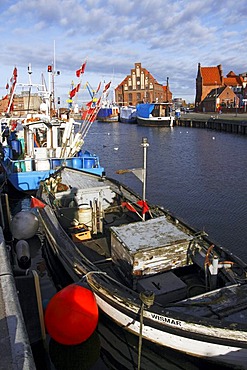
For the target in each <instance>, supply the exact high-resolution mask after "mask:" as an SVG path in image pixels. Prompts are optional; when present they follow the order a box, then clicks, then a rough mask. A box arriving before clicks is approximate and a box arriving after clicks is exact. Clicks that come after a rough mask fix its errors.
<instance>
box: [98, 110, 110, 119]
mask: <svg viewBox="0 0 247 370" xmlns="http://www.w3.org/2000/svg"><path fill="white" fill-rule="evenodd" d="M111 114H112V109H111V108H101V109H100V110H99V113H98V117H101V118H105V117H108V116H110V115H111Z"/></svg>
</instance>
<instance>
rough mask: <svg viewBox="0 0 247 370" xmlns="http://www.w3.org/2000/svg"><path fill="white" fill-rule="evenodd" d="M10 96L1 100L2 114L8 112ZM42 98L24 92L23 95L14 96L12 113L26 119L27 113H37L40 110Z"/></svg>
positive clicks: (0, 112) (0, 108)
mask: <svg viewBox="0 0 247 370" xmlns="http://www.w3.org/2000/svg"><path fill="white" fill-rule="evenodd" d="M9 100H10V95H9V94H8V95H6V96H5V97H4V98H3V99H1V100H0V114H4V113H6V112H7V109H8V105H9ZM41 103H42V98H41V96H39V95H38V94H29V92H28V91H23V92H22V93H21V94H14V98H13V103H12V112H13V115H14V116H16V117H24V116H26V114H27V113H37V112H39V109H40V104H41Z"/></svg>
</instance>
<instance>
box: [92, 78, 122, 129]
mask: <svg viewBox="0 0 247 370" xmlns="http://www.w3.org/2000/svg"><path fill="white" fill-rule="evenodd" d="M110 86H111V81H110V82H109V83H108V84H106V85H105V86H104V90H103V93H102V98H101V102H100V110H99V111H98V115H97V120H98V121H99V122H109V123H111V122H118V121H119V106H118V105H117V104H116V103H115V102H111V101H110V100H109V89H110Z"/></svg>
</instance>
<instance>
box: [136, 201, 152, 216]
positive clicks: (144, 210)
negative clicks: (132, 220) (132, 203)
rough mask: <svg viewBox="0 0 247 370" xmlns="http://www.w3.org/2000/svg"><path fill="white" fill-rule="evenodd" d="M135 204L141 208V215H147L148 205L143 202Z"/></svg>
mask: <svg viewBox="0 0 247 370" xmlns="http://www.w3.org/2000/svg"><path fill="white" fill-rule="evenodd" d="M137 204H138V205H139V206H140V207H142V214H143V215H144V213H147V212H148V211H149V207H148V204H147V202H146V201H145V200H138V202H137Z"/></svg>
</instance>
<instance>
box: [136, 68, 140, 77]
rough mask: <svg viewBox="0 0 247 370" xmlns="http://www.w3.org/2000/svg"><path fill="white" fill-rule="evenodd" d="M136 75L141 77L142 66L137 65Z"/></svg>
mask: <svg viewBox="0 0 247 370" xmlns="http://www.w3.org/2000/svg"><path fill="white" fill-rule="evenodd" d="M136 76H137V77H140V66H136Z"/></svg>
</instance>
